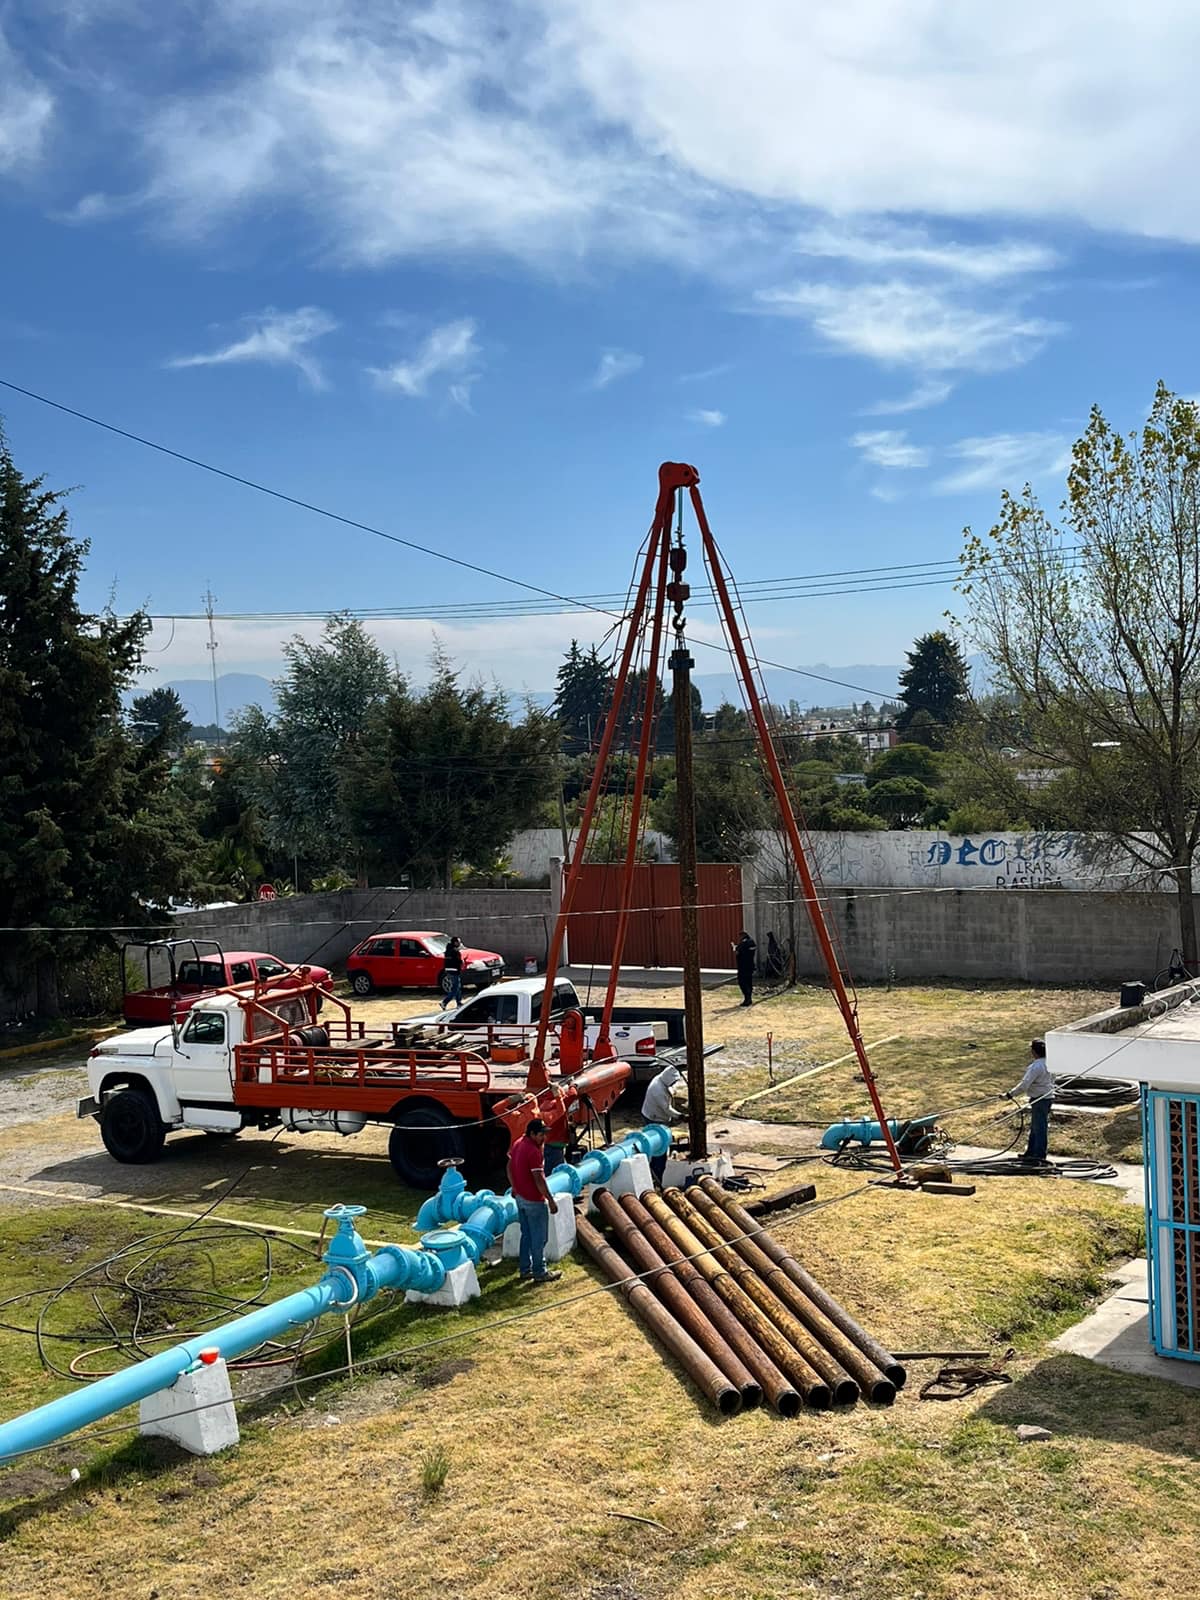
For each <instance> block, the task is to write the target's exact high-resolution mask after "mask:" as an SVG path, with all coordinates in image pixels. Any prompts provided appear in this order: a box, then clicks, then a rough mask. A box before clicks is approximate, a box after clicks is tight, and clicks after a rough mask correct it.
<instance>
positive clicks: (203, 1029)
mask: <svg viewBox="0 0 1200 1600" xmlns="http://www.w3.org/2000/svg"><path fill="white" fill-rule="evenodd" d="M226 1023H227V1018H226V1014H225V1012H224V1011H206V1010H204V1009H203V1007H201V1006H194V1007H193V1008H192V1010H191V1011H190V1012H189V1013H188V1019H187V1021H186V1023H184V1026H183V1031H182V1032H181V1034H180V1036H179V1048H178V1050H177V1051H176V1053H175V1092H176V1094H177V1096H178V1097H179V1099H180V1100H181V1101H184V1102H186V1103H188V1104H195V1103H196V1102H197V1101H216V1102H221V1101H229V1100H232V1099H233V1086H232V1080H231V1077H230V1072H229V1041H228V1039H227V1037H226Z"/></svg>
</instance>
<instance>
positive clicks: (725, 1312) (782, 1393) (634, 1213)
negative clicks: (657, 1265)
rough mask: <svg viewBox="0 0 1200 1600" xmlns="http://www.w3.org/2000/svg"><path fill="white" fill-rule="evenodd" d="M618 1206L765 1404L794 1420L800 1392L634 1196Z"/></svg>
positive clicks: (799, 1403) (622, 1197) (625, 1198)
mask: <svg viewBox="0 0 1200 1600" xmlns="http://www.w3.org/2000/svg"><path fill="white" fill-rule="evenodd" d="M620 1203H621V1209H622V1210H623V1211H624V1212H625V1214H626V1216H628V1217H629V1219H630V1221H631V1222H632V1223H633V1225H634V1227H635V1228H637V1230H638V1232H639V1233H640V1234H641V1235H642V1237H643V1238H644V1239H646V1240H647V1242H648V1243H649V1244H650V1246H651V1248H652V1249H653V1250H654V1251H655V1252H656V1254H657V1255H658V1256H659V1258H660V1259H661V1260H663V1261H668V1262H670V1264H671V1270H672V1271H673V1272H674V1274H675V1276H676V1277H677V1278H678V1279H679V1281H680V1283H682V1285H683V1287H684V1288H685V1289H686V1290H687V1292H688V1294H689V1295H690V1296H691V1297H692V1299H693V1300H694V1301H695V1302H696V1304H697V1305H698V1306H699V1307H700V1309H701V1311H703V1312H704V1314H705V1316H706V1317H707V1318H708V1320H709V1321H710V1322H711V1323H712V1325H713V1327H714V1328H716V1330H717V1332H718V1333H719V1334H720V1335H721V1337H722V1338H723V1339H724V1340H725V1343H726V1344H727V1345H728V1346H729V1348H730V1349H731V1350H732V1351H733V1353H734V1354H735V1355H737V1356H740V1357H741V1359H742V1360H743V1361H744V1362H745V1364H746V1366H747V1367H749V1369H750V1371H751V1372H752V1373H753V1374H754V1376H755V1377H756V1378H757V1379H758V1382H759V1383H760V1384H761V1385H762V1391H763V1394H764V1395H765V1396H766V1399H767V1404H768V1405H769V1406H770V1407H771V1408H772V1410H774V1411H777V1412H778V1413H779V1415H780V1416H781V1417H794V1416H796V1415H797V1413H798V1412H799V1410H800V1407H801V1405H802V1404H803V1401H802V1400H801V1398H800V1394H799V1392H798V1391H797V1390H796V1389H795V1388H793V1386H792V1384H791V1382H790V1381H789V1380H788V1379H787V1378H786V1377H785V1376H784V1374H783V1373H782V1372H780V1370H779V1368H778V1367H777V1366H776V1365H775V1363H774V1362H773V1361H772V1360H771V1358H770V1356H769V1355H767V1353H766V1351H765V1350H763V1349H762V1348H761V1346H759V1345H757V1344H755V1342H754V1339H753V1338H752V1336H751V1335H750V1334H749V1333H747V1332H746V1330H745V1328H743V1326H742V1324H741V1323H740V1322H739V1321H738V1319H737V1317H736V1316H734V1314H733V1312H732V1311H731V1310H730V1308H729V1307H728V1306H727V1305H726V1304H725V1302H724V1300H722V1299H721V1297H720V1295H719V1294H718V1293H717V1292H716V1290H715V1289H714V1288H713V1287H712V1285H711V1284H710V1283H709V1281H708V1279H707V1278H705V1277H703V1276H701V1274H700V1273H699V1272H698V1271H697V1270H696V1267H695V1266H694V1264H693V1263H692V1262H690V1261H689V1260H688V1259H687V1258H686V1256H685V1255H684V1254H683V1252H682V1250H680V1248H679V1246H678V1245H677V1244H676V1243H675V1242H674V1240H673V1239H671V1238H669V1237H668V1235H667V1234H666V1233H664V1231H663V1230H662V1228H661V1227H659V1225H658V1223H657V1222H655V1220H654V1218H653V1217H652V1216H651V1215H650V1213H649V1212H648V1211H647V1210H646V1208H645V1206H644V1205H643V1204H642V1202H641V1201H640V1200H639V1199H637V1197H636V1196H635V1195H632V1194H623V1195H622V1196H621V1197H620Z"/></svg>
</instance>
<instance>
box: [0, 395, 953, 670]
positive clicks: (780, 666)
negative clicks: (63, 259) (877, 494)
mask: <svg viewBox="0 0 1200 1600" xmlns="http://www.w3.org/2000/svg"><path fill="white" fill-rule="evenodd" d="M0 388H5V389H8V390H10V391H11V392H12V393H13V394H19V395H23V396H24V397H25V399H27V400H36V401H37V403H38V404H39V405H43V406H47V407H49V408H50V409H51V410H52V411H58V412H61V413H62V414H63V415H64V416H68V417H74V418H75V419H76V420H77V421H79V422H86V423H88V424H89V426H91V427H93V428H101V429H103V430H104V432H105V433H111V434H115V435H116V436H117V437H118V438H121V439H127V440H129V441H130V443H132V444H138V445H141V446H142V447H143V448H144V449H146V450H153V451H155V452H157V453H158V454H159V455H164V456H168V457H170V458H171V459H172V460H174V461H182V462H183V463H184V464H185V465H186V466H190V467H196V468H197V469H198V470H199V471H201V472H207V473H211V474H212V476H213V477H217V478H223V479H225V481H226V482H227V483H236V484H239V485H240V486H241V487H242V488H244V489H251V490H253V491H254V492H255V493H256V494H263V495H267V496H268V497H269V498H270V499H273V500H279V501H281V502H282V503H283V504H284V505H291V506H296V507H297V508H298V509H299V510H301V511H310V512H312V514H313V515H314V516H318V517H325V518H326V519H328V520H329V521H330V522H336V523H339V524H340V525H341V526H343V527H346V528H354V529H356V530H357V531H358V532H360V533H368V534H370V535H371V536H372V538H375V539H384V540H386V541H387V542H388V543H389V544H394V545H399V546H400V547H401V548H403V549H406V550H415V551H416V552H417V553H418V554H419V555H425V556H429V557H430V558H431V559H432V560H434V561H443V562H446V563H448V564H449V565H450V566H453V567H460V568H462V569H463V570H464V571H467V572H474V573H479V574H481V575H482V576H483V577H485V578H492V579H494V580H495V581H496V582H497V583H506V584H509V585H511V586H512V587H513V588H516V589H523V590H525V592H526V593H528V594H533V595H538V596H539V597H540V598H541V599H542V600H553V601H558V602H560V603H561V604H564V605H567V606H570V607H573V608H576V609H578V610H581V611H589V612H594V613H595V614H597V615H599V616H604V617H608V618H609V619H610V620H613V621H617V622H620V621H621V620H622V616H621V614H620V613H617V612H613V611H611V610H609V609H608V608H607V607H605V606H601V605H591V604H589V603H587V602H586V601H583V600H579V601H578V602H577V601H576V600H575V599H573V598H572V597H571V596H570V595H564V594H559V593H558V592H557V590H554V589H546V588H543V587H542V586H541V585H540V584H536V583H530V582H529V581H528V580H527V579H525V578H517V577H514V576H513V575H512V574H511V573H507V572H497V571H496V570H495V569H494V568H491V567H483V566H480V565H479V564H478V563H477V562H474V561H466V560H464V559H462V558H461V557H459V556H453V555H450V554H448V553H447V552H446V551H445V550H435V549H433V548H432V547H431V546H429V545H424V544H420V543H418V542H417V541H416V540H415V539H405V538H403V537H402V536H401V535H400V534H396V533H388V532H387V531H386V529H383V528H378V527H376V526H375V525H374V524H373V523H370V522H362V521H360V520H359V519H358V518H356V517H348V516H345V515H343V514H342V513H341V512H339V511H333V510H331V509H330V508H329V507H328V506H322V505H318V504H316V502H314V501H311V500H304V499H302V498H301V497H300V496H298V495H292V494H288V493H286V492H285V491H284V490H282V489H276V488H273V487H272V486H271V485H269V484H265V483H259V482H258V481H257V480H256V479H254V478H247V477H245V476H244V475H243V474H242V473H238V472H231V471H229V470H228V469H227V468H225V467H218V466H216V465H215V464H214V463H212V462H210V461H203V460H201V459H200V457H198V456H193V455H188V454H187V452H186V451H183V450H175V449H173V448H172V447H171V446H170V445H165V444H160V443H159V442H158V441H157V440H155V439H148V438H146V437H145V436H144V435H143V434H139V433H134V432H132V430H131V429H128V428H122V427H119V426H118V425H117V424H116V423H114V422H106V421H104V419H103V418H101V417H95V416H92V415H91V414H90V413H89V412H87V411H81V410H79V409H78V408H77V407H75V406H69V405H66V404H65V403H64V402H63V401H61V400H52V399H51V398H50V397H49V396H48V395H44V394H38V393H37V391H36V390H34V389H27V388H25V387H24V386H23V385H22V384H19V383H13V382H12V380H11V379H9V378H2V377H0ZM834 576H837V574H834ZM766 581H770V580H766ZM788 581H790V580H788ZM946 581H949V580H946ZM917 586H918V585H914V587H917ZM856 592H857V591H856ZM692 642H693V644H694V645H696V646H698V647H699V648H701V649H708V650H716V651H718V652H719V653H720V654H721V655H722V656H725V655H726V649H725V646H724V645H721V644H714V643H710V642H709V641H708V640H706V639H693V641H692ZM758 659H759V662H760V664H761V665H762V666H764V667H772V668H774V669H775V670H776V671H778V672H790V673H794V674H795V675H796V676H797V677H801V678H811V679H813V680H814V681H815V682H818V683H830V684H833V685H835V686H836V687H837V688H840V689H853V690H854V691H855V692H856V693H857V694H866V695H877V694H878V693H879V692H880V691H879V690H878V689H868V688H866V687H865V686H864V685H863V684H861V683H849V682H847V681H846V680H845V679H844V678H834V677H829V676H827V675H826V674H824V673H820V672H810V671H809V670H808V669H807V668H805V667H794V666H790V665H788V664H787V663H786V662H782V661H769V660H767V659H766V657H764V656H760V657H759V658H758Z"/></svg>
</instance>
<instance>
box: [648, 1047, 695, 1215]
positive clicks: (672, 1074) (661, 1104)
mask: <svg viewBox="0 0 1200 1600" xmlns="http://www.w3.org/2000/svg"><path fill="white" fill-rule="evenodd" d="M682 1080H683V1074H682V1073H681V1072H680V1070H679V1068H678V1067H676V1066H666V1067H664V1068H663V1069H662V1071H661V1072H660V1073H659V1074H658V1076H657V1077H655V1078H651V1080H650V1083H649V1085H648V1087H647V1089H646V1098H645V1099H644V1100H643V1101H642V1122H643V1123H648V1122H659V1123H662V1124H663V1126H664V1127H667V1128H669V1127H670V1126H671V1124H672V1123H673V1122H679V1121H680V1120H681V1118H682V1117H683V1116H685V1115H686V1107H684V1108H681V1107H679V1106H677V1105H676V1104H675V1100H674V1097H673V1096H672V1094H671V1090H672V1089H673V1088H674V1087H675V1085H676V1084H677V1083H680V1082H682ZM666 1170H667V1158H666V1155H665V1153H664V1154H663V1155H661V1156H651V1157H650V1171H651V1172H652V1173H653V1175H654V1186H655V1188H657V1189H661V1188H662V1181H663V1174H664V1173H665V1172H666Z"/></svg>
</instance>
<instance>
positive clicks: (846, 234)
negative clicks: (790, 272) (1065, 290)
mask: <svg viewBox="0 0 1200 1600" xmlns="http://www.w3.org/2000/svg"><path fill="white" fill-rule="evenodd" d="M795 247H796V249H797V250H798V251H799V253H800V254H801V255H805V256H819V257H824V258H826V259H829V260H837V261H848V262H852V263H853V264H854V265H856V266H862V267H895V266H905V267H911V268H918V269H927V270H929V271H932V272H936V273H944V274H946V275H948V276H951V277H959V278H965V279H969V280H973V281H975V282H978V283H995V282H999V281H1000V280H1001V279H1004V278H1013V277H1017V276H1019V275H1020V274H1022V273H1028V272H1045V271H1047V270H1048V269H1049V268H1050V267H1054V266H1057V265H1058V263H1059V260H1060V257H1059V255H1058V254H1057V252H1056V251H1054V250H1051V249H1049V248H1048V247H1047V246H1045V245H1040V244H1032V243H1029V242H1027V241H1025V240H1021V239H1000V240H996V241H994V242H991V243H982V244H959V243H957V242H956V241H953V240H951V241H939V240H937V239H934V238H932V237H931V236H930V234H929V233H928V231H927V230H926V229H924V228H910V227H903V226H896V225H894V224H884V223H880V222H875V223H863V224H861V225H857V226H849V225H847V224H846V223H844V222H837V223H835V222H824V223H820V224H816V225H814V226H813V227H810V228H807V229H805V230H803V231H802V232H801V233H800V235H799V236H798V238H797V240H796V246H795Z"/></svg>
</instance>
